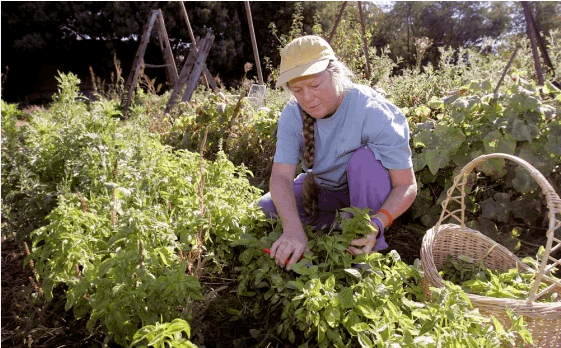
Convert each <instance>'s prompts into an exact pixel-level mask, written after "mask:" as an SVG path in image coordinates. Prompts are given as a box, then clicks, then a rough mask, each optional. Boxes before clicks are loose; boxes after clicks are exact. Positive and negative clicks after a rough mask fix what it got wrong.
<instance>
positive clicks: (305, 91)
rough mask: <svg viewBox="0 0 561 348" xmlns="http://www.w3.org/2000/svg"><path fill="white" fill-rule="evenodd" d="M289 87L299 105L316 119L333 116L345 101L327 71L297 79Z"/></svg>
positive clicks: (291, 81) (290, 82)
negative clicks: (338, 93)
mask: <svg viewBox="0 0 561 348" xmlns="http://www.w3.org/2000/svg"><path fill="white" fill-rule="evenodd" d="M288 85H289V87H290V89H291V90H292V93H293V94H294V97H295V98H296V100H297V101H298V104H300V106H301V107H302V109H304V111H306V112H307V113H308V114H309V115H310V116H312V117H314V118H324V117H325V116H331V115H333V114H334V113H335V111H337V108H338V107H339V105H341V101H342V100H343V94H342V93H341V95H337V91H336V89H335V86H334V85H333V83H332V78H331V74H330V73H329V72H328V71H327V70H324V71H322V72H320V73H317V74H315V75H309V76H302V77H298V78H295V79H294V80H290V81H289V82H288Z"/></svg>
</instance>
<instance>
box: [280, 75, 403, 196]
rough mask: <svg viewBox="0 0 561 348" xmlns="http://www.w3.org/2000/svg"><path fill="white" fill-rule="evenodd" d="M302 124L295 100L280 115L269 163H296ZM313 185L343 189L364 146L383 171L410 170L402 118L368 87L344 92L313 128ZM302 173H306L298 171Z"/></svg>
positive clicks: (300, 145)
mask: <svg viewBox="0 0 561 348" xmlns="http://www.w3.org/2000/svg"><path fill="white" fill-rule="evenodd" d="M302 127H303V121H302V116H301V114H300V110H299V109H298V104H297V103H296V101H292V102H290V103H288V105H287V106H286V107H285V108H284V110H283V111H282V113H281V116H280V119H279V122H278V130H277V145H276V152H275V158H274V162H275V163H285V164H294V165H296V164H298V161H299V159H300V158H301V157H302V151H303V149H304V138H303V135H302ZM314 127H315V128H314V129H315V133H314V136H315V158H314V167H313V171H314V175H315V177H316V183H317V184H318V185H320V186H322V187H325V188H329V189H332V190H342V189H346V187H347V173H346V168H347V164H348V163H349V160H350V159H351V156H352V154H353V152H354V151H355V150H357V149H358V148H360V147H361V146H362V145H368V146H369V147H370V148H371V149H372V152H374V155H375V156H376V159H378V160H379V161H380V162H382V165H383V166H384V167H385V168H387V169H407V168H411V167H412V166H413V162H412V160H411V148H410V147H409V125H408V123H407V119H406V118H405V116H404V115H403V113H402V112H401V110H399V108H397V107H396V106H395V105H393V104H392V103H390V101H388V100H387V99H386V98H384V97H382V96H381V95H380V94H379V93H377V92H376V91H374V90H373V89H372V88H370V87H368V86H362V85H356V84H355V85H354V87H353V88H352V89H351V90H349V91H347V92H346V94H345V96H344V98H343V101H342V102H341V105H340V106H339V108H338V109H337V111H336V112H335V113H334V114H333V116H331V117H329V118H328V119H319V120H317V122H316V123H315V126H314ZM304 169H306V168H304Z"/></svg>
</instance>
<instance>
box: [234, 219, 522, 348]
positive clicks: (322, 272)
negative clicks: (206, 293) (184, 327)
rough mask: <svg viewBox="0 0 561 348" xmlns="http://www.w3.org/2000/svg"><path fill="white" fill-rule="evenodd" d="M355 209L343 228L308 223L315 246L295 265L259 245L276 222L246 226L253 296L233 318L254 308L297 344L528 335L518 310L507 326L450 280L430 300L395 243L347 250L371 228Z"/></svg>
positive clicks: (473, 343) (452, 342) (463, 342)
mask: <svg viewBox="0 0 561 348" xmlns="http://www.w3.org/2000/svg"><path fill="white" fill-rule="evenodd" d="M352 211H353V212H354V213H355V216H354V217H353V219H351V220H349V221H345V220H343V224H342V226H345V227H344V231H342V232H338V231H311V230H307V233H308V238H309V241H310V242H309V243H310V252H307V253H305V254H304V259H303V260H301V261H299V262H298V263H296V264H295V265H294V266H293V272H286V271H283V270H282V269H281V268H279V267H277V266H276V265H275V263H274V261H273V260H271V259H270V257H269V256H267V255H266V254H265V253H263V251H262V248H264V247H268V246H269V245H270V244H271V243H272V242H273V241H274V240H275V239H276V238H278V236H279V235H280V232H278V231H277V230H279V228H278V225H276V226H275V228H274V230H273V232H271V233H269V234H268V235H267V236H264V237H262V238H260V239H258V238H257V237H256V236H255V235H252V234H246V235H245V236H243V237H242V239H240V240H239V241H236V242H234V243H233V245H234V246H236V247H240V246H241V247H243V248H244V249H243V251H241V250H240V257H239V260H240V262H241V264H242V266H241V267H239V268H238V270H239V272H240V273H239V276H238V294H239V296H240V297H241V298H247V301H248V303H247V304H246V305H245V306H244V308H245V309H244V310H243V311H242V310H240V309H236V308H232V309H230V313H231V314H232V315H233V319H234V320H242V319H243V318H244V317H248V316H249V317H252V318H259V319H260V321H261V322H263V323H265V324H268V325H273V324H271V323H276V324H275V326H274V327H275V328H276V333H277V335H279V336H280V337H281V338H283V339H285V340H288V341H289V342H291V343H292V344H296V342H298V344H299V347H359V346H360V347H386V346H391V345H396V346H400V347H418V346H420V345H423V346H426V347H437V346H439V347H455V346H456V345H457V344H460V346H462V347H494V346H498V345H500V344H501V342H502V344H507V345H514V344H516V342H517V340H519V339H522V340H523V341H526V342H531V336H530V334H529V332H528V331H527V330H526V329H525V328H524V322H523V320H522V319H521V318H517V317H514V316H513V315H512V313H510V314H509V315H510V316H511V318H512V319H513V323H514V324H513V326H512V327H511V328H509V329H504V328H503V327H502V325H500V323H498V322H496V321H495V320H494V318H491V319H488V318H485V317H483V316H481V315H480V314H479V313H478V312H477V311H476V310H473V309H472V308H470V303H469V300H468V299H467V297H466V296H465V293H464V292H463V291H462V290H461V289H460V288H459V287H458V286H455V285H453V284H451V283H449V282H447V286H446V287H445V288H443V289H434V291H435V292H434V297H433V298H432V299H431V300H430V301H428V302H427V301H425V299H424V297H423V292H422V289H421V286H420V283H419V281H420V278H421V274H422V273H421V269H420V266H419V264H416V265H413V266H409V265H406V264H405V263H404V262H402V261H401V260H400V257H399V255H398V254H397V253H396V252H395V251H391V252H389V253H387V254H386V255H383V254H380V253H372V254H370V255H360V256H357V257H353V256H352V255H350V253H348V252H347V251H346V248H347V246H348V245H349V241H350V239H352V238H355V237H356V236H357V234H360V233H367V232H368V231H363V232H359V231H360V230H362V229H363V228H364V227H365V226H366V225H369V220H368V219H365V218H364V217H363V216H362V213H363V212H361V211H360V210H356V209H352ZM281 230H282V229H281ZM353 265H362V266H361V267H353ZM262 308H267V311H266V312H264V311H263V310H262ZM451 318H454V320H451ZM491 325H493V326H495V327H496V328H497V330H496V331H495V330H491Z"/></svg>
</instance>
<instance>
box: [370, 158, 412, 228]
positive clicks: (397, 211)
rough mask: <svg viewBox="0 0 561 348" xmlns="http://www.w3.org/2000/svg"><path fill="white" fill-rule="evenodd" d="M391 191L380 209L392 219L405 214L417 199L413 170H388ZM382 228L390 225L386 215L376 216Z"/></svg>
mask: <svg viewBox="0 0 561 348" xmlns="http://www.w3.org/2000/svg"><path fill="white" fill-rule="evenodd" d="M389 173H390V180H391V183H392V190H391V191H390V194H389V196H388V198H387V199H386V201H385V202H384V204H382V207H381V208H380V209H385V210H386V211H387V212H388V213H390V215H391V216H392V218H393V219H395V218H397V217H398V216H400V215H401V214H403V213H405V211H406V210H407V209H409V207H410V206H411V204H413V201H414V200H415V197H417V180H416V179H415V172H414V171H413V168H408V169H401V170H389ZM376 217H377V218H378V220H380V222H381V223H382V226H384V228H385V227H386V226H388V225H389V224H390V221H389V219H388V217H387V216H386V214H376Z"/></svg>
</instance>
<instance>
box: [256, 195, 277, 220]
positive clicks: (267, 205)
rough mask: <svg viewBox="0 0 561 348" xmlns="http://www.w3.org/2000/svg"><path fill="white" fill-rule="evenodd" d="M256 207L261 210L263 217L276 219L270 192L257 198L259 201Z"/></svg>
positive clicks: (275, 209) (275, 210)
mask: <svg viewBox="0 0 561 348" xmlns="http://www.w3.org/2000/svg"><path fill="white" fill-rule="evenodd" d="M257 205H258V206H259V207H260V208H261V210H262V211H263V213H264V214H265V216H267V217H268V218H271V219H276V218H277V216H278V213H277V208H276V207H275V202H273V197H271V193H270V192H268V193H267V194H265V195H263V196H262V197H261V198H259V201H257Z"/></svg>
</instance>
